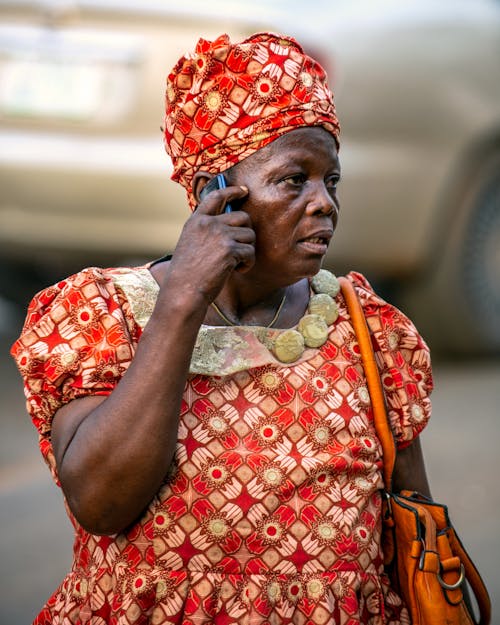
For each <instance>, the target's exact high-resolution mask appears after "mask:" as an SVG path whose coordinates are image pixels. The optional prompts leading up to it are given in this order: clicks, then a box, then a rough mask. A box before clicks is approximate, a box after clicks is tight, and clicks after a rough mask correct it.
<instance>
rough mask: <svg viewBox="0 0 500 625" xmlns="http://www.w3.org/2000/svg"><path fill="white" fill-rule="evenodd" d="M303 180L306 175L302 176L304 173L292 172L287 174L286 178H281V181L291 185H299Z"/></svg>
mask: <svg viewBox="0 0 500 625" xmlns="http://www.w3.org/2000/svg"><path fill="white" fill-rule="evenodd" d="M305 180H306V177H305V176H304V174H293V175H292V176H287V177H286V178H283V182H286V183H287V184H290V185H293V186H300V185H302V184H304V182H305Z"/></svg>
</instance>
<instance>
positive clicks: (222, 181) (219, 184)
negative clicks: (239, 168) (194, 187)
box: [200, 174, 233, 213]
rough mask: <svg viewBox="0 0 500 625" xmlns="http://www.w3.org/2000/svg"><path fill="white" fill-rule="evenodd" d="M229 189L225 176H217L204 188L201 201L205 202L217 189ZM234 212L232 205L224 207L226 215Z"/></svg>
mask: <svg viewBox="0 0 500 625" xmlns="http://www.w3.org/2000/svg"><path fill="white" fill-rule="evenodd" d="M226 187H227V183H226V178H225V177H224V174H217V175H216V176H214V177H213V178H212V179H211V180H209V181H208V182H207V184H206V185H205V186H204V187H203V189H202V190H201V193H200V199H201V200H203V199H204V198H205V197H206V196H207V195H208V194H209V193H210V192H211V191H215V190H216V189H225V188H226ZM232 210H233V208H232V206H231V204H226V206H225V207H224V212H225V213H230V212H231V211H232Z"/></svg>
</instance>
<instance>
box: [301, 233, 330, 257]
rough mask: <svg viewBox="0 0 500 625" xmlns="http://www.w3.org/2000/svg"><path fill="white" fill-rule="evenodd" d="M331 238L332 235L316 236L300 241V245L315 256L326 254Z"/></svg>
mask: <svg viewBox="0 0 500 625" xmlns="http://www.w3.org/2000/svg"><path fill="white" fill-rule="evenodd" d="M331 238H332V235H331V234H330V233H328V234H315V235H313V236H310V237H306V238H304V239H300V241H299V245H300V246H301V247H303V248H306V249H308V250H309V251H311V252H313V253H314V254H326V251H327V249H328V245H329V243H330V239H331Z"/></svg>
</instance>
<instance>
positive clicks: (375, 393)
mask: <svg viewBox="0 0 500 625" xmlns="http://www.w3.org/2000/svg"><path fill="white" fill-rule="evenodd" d="M338 280H339V282H340V286H341V288H342V295H343V296H344V299H345V302H346V305H347V310H348V312H349V315H350V317H351V322H352V325H353V328H354V332H355V334H356V338H357V340H358V343H359V348H360V351H361V360H362V363H363V367H364V370H365V375H366V382H367V384H368V392H369V394H370V398H371V402H372V409H373V421H374V425H375V431H376V432H377V436H378V438H379V440H380V443H381V445H382V454H383V461H384V467H383V474H384V482H385V491H386V492H387V493H391V492H392V474H393V472H394V464H395V462H396V445H395V443H394V438H393V435H392V430H391V428H390V424H389V419H388V415H387V411H386V407H385V398H384V390H383V388H382V382H381V380H380V373H379V369H378V365H377V362H376V360H375V353H374V351H373V345H372V340H371V335H370V331H369V329H368V324H367V322H366V317H365V314H364V312H363V308H362V306H361V302H360V301H359V298H358V294H357V293H356V291H355V289H354V286H353V284H352V283H351V282H350V281H349V280H348V279H347V278H345V277H339V278H338ZM448 534H449V539H450V541H451V543H452V546H453V549H454V552H455V553H458V555H459V557H460V560H461V562H462V563H463V565H464V567H465V573H466V577H467V581H468V582H469V584H470V587H471V589H472V591H473V593H474V595H475V597H476V601H477V604H478V608H479V613H480V625H488V624H489V623H490V620H491V603H490V598H489V595H488V591H487V589H486V586H485V585H484V582H483V580H482V579H481V576H480V574H479V572H478V570H477V569H476V567H475V565H474V563H473V562H472V560H471V559H470V557H469V555H468V554H467V552H466V551H465V548H464V547H463V545H462V543H461V542H460V539H459V538H458V536H457V535H456V533H455V530H454V529H453V528H449V531H448Z"/></svg>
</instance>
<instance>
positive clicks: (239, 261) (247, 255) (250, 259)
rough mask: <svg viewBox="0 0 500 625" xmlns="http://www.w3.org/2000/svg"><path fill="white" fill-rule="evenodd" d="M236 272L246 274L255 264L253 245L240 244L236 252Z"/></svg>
mask: <svg viewBox="0 0 500 625" xmlns="http://www.w3.org/2000/svg"><path fill="white" fill-rule="evenodd" d="M234 259H235V265H234V271H238V272H239V273H245V272H246V271H249V270H250V269H251V268H252V267H253V266H254V264H255V247H254V245H252V244H243V243H242V244H240V245H239V246H238V247H237V249H235V250H234Z"/></svg>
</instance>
